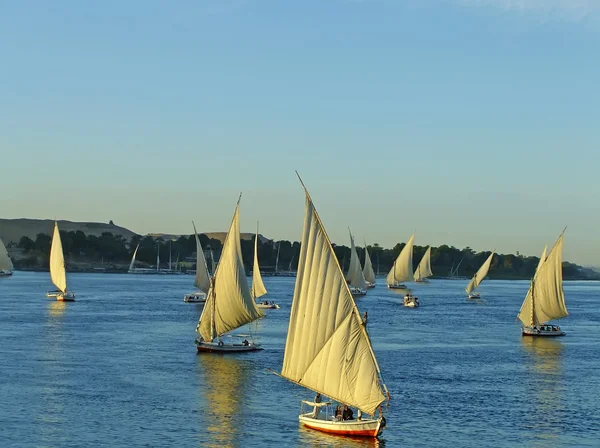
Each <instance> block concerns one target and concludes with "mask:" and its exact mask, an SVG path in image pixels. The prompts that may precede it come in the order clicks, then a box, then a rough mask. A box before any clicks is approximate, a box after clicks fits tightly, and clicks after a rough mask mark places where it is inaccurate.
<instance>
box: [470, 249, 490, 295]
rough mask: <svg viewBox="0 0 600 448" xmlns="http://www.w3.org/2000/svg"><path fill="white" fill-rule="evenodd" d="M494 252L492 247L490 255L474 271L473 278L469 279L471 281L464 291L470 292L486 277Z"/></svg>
mask: <svg viewBox="0 0 600 448" xmlns="http://www.w3.org/2000/svg"><path fill="white" fill-rule="evenodd" d="M495 252H496V250H495V249H494V250H493V251H492V253H491V254H490V256H489V257H488V258H487V260H485V262H484V263H483V264H482V265H481V267H480V268H479V270H478V271H477V272H476V273H475V275H474V276H473V278H472V279H471V281H470V282H469V284H468V285H467V287H466V288H465V291H467V294H471V292H473V290H475V289H477V287H478V286H479V285H480V284H481V282H482V281H483V279H484V278H485V277H486V275H487V274H488V271H489V270H490V265H491V264H492V258H494V253H495Z"/></svg>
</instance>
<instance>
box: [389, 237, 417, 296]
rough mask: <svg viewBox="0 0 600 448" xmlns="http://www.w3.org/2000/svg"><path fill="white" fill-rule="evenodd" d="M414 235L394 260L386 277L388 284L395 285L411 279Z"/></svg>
mask: <svg viewBox="0 0 600 448" xmlns="http://www.w3.org/2000/svg"><path fill="white" fill-rule="evenodd" d="M414 241H415V235H414V234H413V235H412V236H411V237H410V238H409V239H408V241H407V242H406V245H405V246H404V247H403V248H402V250H401V251H400V254H399V255H398V258H396V261H394V266H392V269H391V270H390V272H389V273H388V275H387V277H386V279H385V280H386V282H387V284H388V285H396V284H398V283H402V282H409V281H411V280H412V279H413V261H412V258H413V244H414Z"/></svg>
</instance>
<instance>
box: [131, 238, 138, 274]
mask: <svg viewBox="0 0 600 448" xmlns="http://www.w3.org/2000/svg"><path fill="white" fill-rule="evenodd" d="M139 248H140V243H138V245H137V246H136V248H135V250H134V251H133V257H131V263H129V271H133V266H134V264H135V256H136V255H137V251H138V249H139Z"/></svg>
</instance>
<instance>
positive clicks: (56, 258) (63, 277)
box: [50, 221, 67, 292]
mask: <svg viewBox="0 0 600 448" xmlns="http://www.w3.org/2000/svg"><path fill="white" fill-rule="evenodd" d="M50 278H51V279H52V283H54V286H56V288H57V289H58V290H60V291H61V292H66V291H67V272H66V270H65V258H64V255H63V248H62V243H61V241H60V232H59V231H58V222H56V221H54V233H53V234H52V246H51V247H50Z"/></svg>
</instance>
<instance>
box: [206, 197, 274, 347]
mask: <svg viewBox="0 0 600 448" xmlns="http://www.w3.org/2000/svg"><path fill="white" fill-rule="evenodd" d="M240 199H241V195H240ZM239 209H240V200H239V199H238V203H237V206H236V208H235V213H234V214H233V219H232V221H231V226H230V227H229V231H228V232H227V236H226V237H225V243H224V244H223V249H222V252H221V257H220V258H219V263H218V264H217V268H216V270H215V273H214V275H213V277H212V283H211V286H210V289H209V291H208V297H207V299H206V303H205V305H204V309H203V310H202V314H201V315H200V320H199V321H198V325H197V327H196V332H197V333H199V334H200V336H199V337H198V338H197V339H196V341H195V343H196V348H197V350H198V351H199V352H219V353H231V352H248V351H254V350H262V347H261V346H260V345H258V344H255V343H254V342H249V341H247V340H246V339H244V341H243V342H242V343H233V344H225V343H223V340H222V339H221V336H223V335H224V334H225V333H228V332H230V331H232V330H235V329H236V328H239V327H241V326H242V325H245V324H249V323H250V322H254V321H255V320H257V319H260V318H261V317H263V315H262V313H261V312H260V310H259V309H258V308H257V306H256V303H255V302H254V299H253V298H252V293H251V292H250V288H249V287H248V281H247V280H246V272H245V270H244V262H243V260H242V248H241V244H240V216H239ZM215 339H218V342H215Z"/></svg>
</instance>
